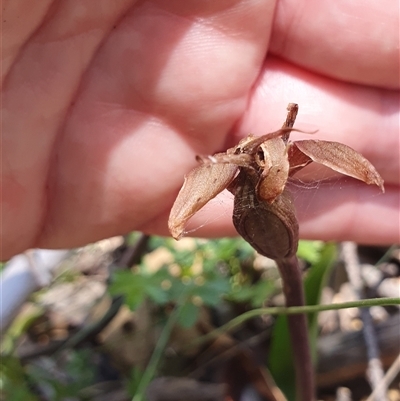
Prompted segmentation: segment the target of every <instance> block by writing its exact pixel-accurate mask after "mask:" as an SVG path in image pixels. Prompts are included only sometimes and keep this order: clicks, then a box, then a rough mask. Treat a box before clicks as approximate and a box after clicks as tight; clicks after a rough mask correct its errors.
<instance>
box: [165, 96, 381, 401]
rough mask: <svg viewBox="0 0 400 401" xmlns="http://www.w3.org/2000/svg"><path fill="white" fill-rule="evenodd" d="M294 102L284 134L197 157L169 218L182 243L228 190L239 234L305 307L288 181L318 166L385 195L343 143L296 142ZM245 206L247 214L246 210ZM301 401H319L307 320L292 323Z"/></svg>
mask: <svg viewBox="0 0 400 401" xmlns="http://www.w3.org/2000/svg"><path fill="white" fill-rule="evenodd" d="M297 111H298V106H297V104H294V103H290V104H289V106H288V115H287V118H286V121H285V123H284V124H283V127H282V128H281V129H280V130H278V131H276V132H272V133H270V134H266V135H263V136H260V137H255V136H253V135H248V136H247V137H246V138H244V139H242V140H241V141H240V142H239V144H238V145H237V146H235V147H233V148H230V149H228V150H227V151H226V152H223V153H217V154H215V155H213V156H207V157H200V156H198V157H197V160H198V161H199V162H200V165H199V166H197V167H196V168H194V169H193V170H192V171H191V172H190V173H189V174H187V175H186V176H185V181H184V183H183V186H182V188H181V190H180V192H179V194H178V197H177V198H176V201H175V203H174V205H173V207H172V210H171V214H170V216H169V221H168V226H169V230H170V232H171V234H172V236H173V237H174V238H176V239H179V238H180V237H181V236H182V235H183V233H184V227H185V224H186V223H187V221H188V220H189V219H190V218H191V217H192V216H193V215H194V214H195V213H196V212H197V211H198V210H200V209H201V208H202V207H203V206H204V205H205V204H206V203H207V202H208V201H209V200H211V199H212V198H214V197H215V196H216V195H218V194H219V193H220V192H221V191H223V190H224V189H225V188H227V189H228V190H229V191H231V192H232V193H233V195H234V209H233V223H234V226H235V228H236V230H237V232H238V233H239V234H240V235H241V236H242V237H243V238H244V239H245V240H246V241H247V242H248V243H249V244H250V245H252V246H253V248H254V249H256V250H257V251H258V252H259V253H260V254H262V255H264V256H267V257H269V258H271V259H274V260H275V261H276V263H277V266H278V269H279V271H280V274H281V276H282V283H283V292H284V294H285V298H286V305H287V306H296V305H304V302H305V301H304V291H303V286H302V279H301V271H300V268H299V264H298V260H297V257H296V252H297V246H298V240H299V233H298V230H299V227H298V222H297V218H296V211H295V208H294V205H293V202H292V198H291V194H290V192H289V190H288V189H287V187H286V184H287V181H288V179H289V177H292V176H293V175H294V174H295V173H297V172H298V171H300V170H301V169H302V168H304V167H305V166H307V165H308V164H309V163H311V162H316V163H320V164H323V165H325V166H328V167H330V168H331V169H333V170H335V171H338V172H340V173H343V174H346V175H348V176H351V177H354V178H356V179H358V180H361V181H364V182H365V183H367V184H375V185H377V186H378V187H379V188H380V189H381V190H382V192H383V191H384V187H383V180H382V178H381V176H380V175H379V173H378V172H377V171H376V170H375V167H374V166H373V165H372V164H371V163H370V162H369V161H368V160H367V159H365V158H364V157H363V156H361V155H360V154H359V153H357V152H356V151H355V150H353V149H351V148H350V147H348V146H346V145H343V144H341V143H338V142H328V141H319V140H304V141H295V142H289V135H290V132H291V131H293V128H292V127H293V124H294V121H295V118H296V115H297ZM243 204H246V206H247V207H246V208H243V207H242V205H243ZM288 328H289V332H290V337H291V343H292V349H293V352H294V361H295V367H296V381H297V385H298V392H299V397H300V398H299V399H301V400H302V401H310V400H314V399H315V385H314V373H313V367H312V359H311V352H310V345H309V339H308V331H307V319H306V316H305V315H304V314H302V315H291V316H288Z"/></svg>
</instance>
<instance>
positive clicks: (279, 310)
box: [191, 298, 400, 345]
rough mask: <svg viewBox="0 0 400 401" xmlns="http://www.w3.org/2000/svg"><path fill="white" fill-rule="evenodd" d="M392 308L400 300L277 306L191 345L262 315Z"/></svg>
mask: <svg viewBox="0 0 400 401" xmlns="http://www.w3.org/2000/svg"><path fill="white" fill-rule="evenodd" d="M378 305H379V306H390V305H400V298H372V299H362V300H358V301H352V302H342V303H338V304H329V305H306V306H291V307H285V306H276V307H273V308H258V309H253V310H251V311H248V312H245V313H243V314H241V315H239V316H237V317H235V318H233V319H232V320H231V321H229V322H228V323H226V324H224V325H223V326H221V327H219V328H218V329H215V330H213V331H211V332H210V333H208V334H206V335H204V336H202V337H200V338H199V339H197V340H195V341H194V342H192V343H191V345H193V344H197V343H198V342H199V343H203V342H207V341H209V340H211V339H213V338H216V337H218V336H219V335H220V334H221V333H227V332H229V331H231V330H233V329H235V328H236V327H238V326H240V325H241V324H242V323H244V322H245V321H247V320H249V319H253V318H255V317H258V316H262V315H295V314H299V313H318V312H323V311H328V310H339V309H348V308H369V307H371V306H378Z"/></svg>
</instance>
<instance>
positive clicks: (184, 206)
mask: <svg viewBox="0 0 400 401" xmlns="http://www.w3.org/2000/svg"><path fill="white" fill-rule="evenodd" d="M237 170H238V167H237V166H236V165H234V164H225V163H224V164H218V163H217V164H215V163H210V164H203V165H200V166H197V167H195V168H194V169H193V170H192V171H190V172H189V173H188V174H187V175H185V181H184V183H183V186H182V188H181V190H180V191H179V194H178V196H177V198H176V200H175V203H174V205H173V207H172V209H171V213H170V215H169V219H168V228H169V231H170V233H171V235H172V236H173V237H174V238H175V239H179V238H181V237H182V235H183V232H184V228H185V225H186V223H187V221H188V220H189V219H190V218H191V217H192V216H193V215H194V214H195V213H197V212H198V211H199V210H200V209H201V208H202V207H203V206H204V205H205V204H206V203H207V202H208V201H210V200H211V199H212V198H214V197H215V196H217V195H218V194H219V193H220V192H222V191H223V190H224V189H225V188H226V187H227V186H228V185H229V184H230V183H231V182H232V180H233V179H234V178H235V175H236V172H237Z"/></svg>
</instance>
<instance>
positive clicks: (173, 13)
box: [1, 0, 400, 260]
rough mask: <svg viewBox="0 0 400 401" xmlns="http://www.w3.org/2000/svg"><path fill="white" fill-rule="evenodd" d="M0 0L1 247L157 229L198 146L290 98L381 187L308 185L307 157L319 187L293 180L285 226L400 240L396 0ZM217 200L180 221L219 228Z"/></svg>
mask: <svg viewBox="0 0 400 401" xmlns="http://www.w3.org/2000/svg"><path fill="white" fill-rule="evenodd" d="M2 6H3V7H2V8H3V14H2V36H3V38H2V71H1V72H2V108H3V109H2V137H1V148H2V164H1V165H2V172H1V177H2V183H1V188H2V200H1V202H2V205H1V210H2V223H1V225H2V230H1V235H2V238H1V245H2V248H1V259H3V260H4V259H7V258H9V257H11V256H13V255H15V254H17V253H19V252H22V251H24V250H25V249H28V248H31V247H42V248H69V247H75V246H79V245H84V244H86V243H89V242H92V241H95V240H98V239H101V238H105V237H110V236H113V235H116V234H122V233H126V232H129V231H130V230H142V231H145V232H147V233H152V234H165V235H167V234H168V232H167V224H166V223H167V218H168V214H169V210H170V208H171V206H172V203H173V201H174V199H175V197H176V194H177V192H178V190H179V188H180V186H181V185H182V182H183V175H184V174H185V173H186V172H187V171H189V170H190V169H191V168H192V167H193V166H195V165H196V161H195V159H194V156H195V154H213V153H215V152H216V151H221V150H225V149H226V148H227V147H230V146H233V145H235V144H236V143H237V142H238V140H239V139H240V138H242V137H243V136H245V135H247V134H248V133H249V132H252V133H254V134H256V135H262V134H265V133H267V132H271V131H274V130H276V129H278V128H279V127H280V126H281V125H282V123H283V121H284V119H285V116H286V106H287V104H288V103H289V102H296V103H298V104H299V105H300V111H299V116H298V119H297V121H296V127H297V128H300V129H301V128H302V129H308V130H315V129H318V130H319V132H318V134H316V136H314V137H315V138H318V139H326V140H334V141H338V142H342V143H345V144H347V145H349V146H351V147H353V148H354V149H356V150H357V151H359V152H360V153H362V154H363V155H364V156H365V157H367V158H368V159H369V160H370V161H371V162H372V163H373V164H374V165H375V167H376V168H377V170H378V171H379V172H380V173H381V175H382V177H383V179H384V180H385V188H386V193H385V194H384V195H381V194H380V193H379V190H378V189H377V188H372V187H370V186H367V185H365V184H362V183H358V182H356V181H354V180H351V179H341V178H335V179H334V180H333V182H332V185H325V184H324V185H322V184H321V183H320V181H319V180H320V178H321V176H320V170H318V169H314V170H310V172H309V173H308V174H305V175H303V177H302V179H304V180H308V181H316V182H317V183H319V184H318V185H316V189H304V188H297V187H296V188H297V189H296V188H295V191H296V193H295V196H294V197H295V203H296V208H297V210H298V217H299V222H300V235H301V236H302V237H303V238H317V239H323V240H328V239H335V240H354V241H357V242H364V243H374V244H387V243H392V242H399V224H398V221H399V156H398V149H399V100H400V99H399V86H400V85H399V37H398V27H399V15H398V9H397V3H396V2H393V1H390V0H384V1H383V3H382V2H375V1H373V0H367V1H364V2H362V4H361V3H359V2H348V1H344V0H343V1H340V0H339V1H335V2H327V1H324V2H320V1H319V0H311V1H309V0H307V1H298V0H285V1H276V2H274V1H267V0H249V1H239V0H236V1H235V0H223V1H217V2H210V1H206V2H203V1H187V0H174V1H168V2H165V1H164V0H159V1H140V2H135V1H133V0H115V1H111V2H110V1H108V0H96V1H94V0H93V1H92V0H87V1H85V2H82V1H80V0H70V1H66V2H56V1H51V0H47V1H46V0H44V1H41V2H35V3H32V2H31V1H28V0H8V1H7V0H6V1H3V4H2ZM304 137H307V136H306V135H305V134H299V133H293V134H292V136H291V139H292V140H295V139H296V138H304ZM222 208H225V209H226V205H222V204H218V203H216V204H215V205H214V207H213V208H211V211H210V212H209V213H210V215H211V219H210V223H209V224H206V225H204V226H203V227H202V228H200V229H199V230H197V231H196V232H195V233H194V234H193V235H196V236H220V235H233V234H234V233H235V231H234V228H233V225H232V222H231V215H230V213H229V212H228V213H227V212H226V211H225V212H222V213H221V210H222ZM213 216H214V217H213ZM215 216H218V218H217V217H215ZM201 219H204V217H201V216H200V217H195V218H194V220H193V223H192V225H193V227H195V226H196V224H197V226H199V225H201V224H203V223H204V221H202V220H201Z"/></svg>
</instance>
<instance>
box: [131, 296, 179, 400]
mask: <svg viewBox="0 0 400 401" xmlns="http://www.w3.org/2000/svg"><path fill="white" fill-rule="evenodd" d="M182 305H183V303H182V302H180V301H178V302H177V304H176V306H175V308H174V309H173V311H172V312H171V314H170V316H169V318H168V320H167V323H166V324H165V326H164V328H163V330H162V332H161V335H160V338H159V339H158V341H157V344H156V347H155V349H154V351H153V354H152V355H151V358H150V361H149V363H148V365H147V367H146V370H145V371H144V373H143V376H142V377H141V379H140V383H139V385H138V388H137V390H136V394H135V395H134V396H133V398H132V401H143V400H144V395H145V391H146V389H147V387H148V385H149V383H150V381H151V380H152V379H153V377H154V376H155V374H156V372H157V368H158V366H159V363H160V360H161V358H162V355H163V353H164V350H165V347H166V346H167V344H168V341H169V338H170V336H171V332H172V329H173V328H174V326H175V324H176V322H177V321H178V317H179V313H180V311H181V308H182Z"/></svg>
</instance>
